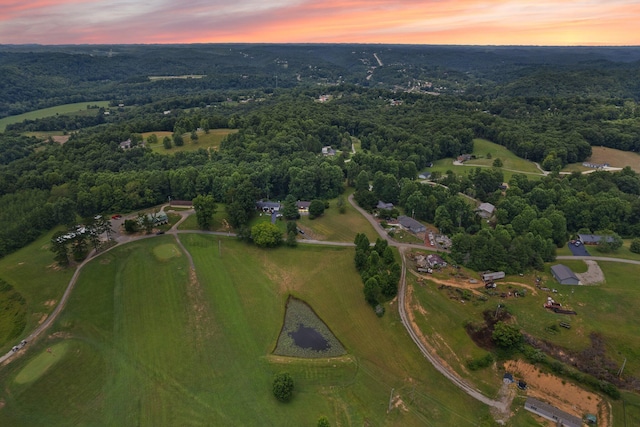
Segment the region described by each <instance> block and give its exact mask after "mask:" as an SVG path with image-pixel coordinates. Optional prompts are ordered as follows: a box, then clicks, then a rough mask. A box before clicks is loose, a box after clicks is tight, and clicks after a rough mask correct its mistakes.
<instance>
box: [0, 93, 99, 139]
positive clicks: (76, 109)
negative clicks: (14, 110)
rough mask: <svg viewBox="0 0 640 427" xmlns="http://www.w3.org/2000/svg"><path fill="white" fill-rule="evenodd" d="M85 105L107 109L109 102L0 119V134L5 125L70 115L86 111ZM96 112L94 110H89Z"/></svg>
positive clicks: (65, 105)
mask: <svg viewBox="0 0 640 427" xmlns="http://www.w3.org/2000/svg"><path fill="white" fill-rule="evenodd" d="M87 105H91V106H94V105H97V106H98V107H105V108H106V107H108V106H109V101H89V102H76V103H74V104H64V105H58V106H56V107H49V108H43V109H41V110H34V111H29V112H28V113H24V114H18V115H16V116H9V117H5V118H3V119H0V132H4V131H5V129H6V128H7V125H10V124H14V123H20V122H23V121H24V120H36V119H42V118H44V117H51V116H55V115H58V114H70V113H78V112H82V111H86V110H87ZM91 111H96V110H91Z"/></svg>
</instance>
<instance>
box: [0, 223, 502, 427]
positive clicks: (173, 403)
mask: <svg viewBox="0 0 640 427" xmlns="http://www.w3.org/2000/svg"><path fill="white" fill-rule="evenodd" d="M180 239H181V240H182V241H183V243H184V244H185V246H186V248H187V249H188V250H189V252H190V254H191V255H192V256H193V260H194V262H195V264H196V268H197V276H196V277H193V276H191V275H190V274H189V268H188V264H187V260H186V257H184V256H181V257H174V258H170V259H169V260H167V261H163V262H160V261H158V260H157V259H156V258H155V256H154V255H153V254H154V248H156V247H157V246H160V245H166V244H167V242H168V238H167V237H159V238H152V239H143V240H140V241H136V242H132V243H130V244H127V245H124V246H121V247H117V248H115V249H113V250H112V251H110V252H108V253H105V254H103V255H102V256H101V257H100V258H98V259H97V260H96V261H97V262H92V263H90V264H89V265H87V267H86V269H85V270H84V271H83V273H82V274H81V277H80V280H79V282H78V284H77V287H76V289H75V290H74V293H73V294H72V296H71V298H70V300H69V303H68V305H67V307H66V309H65V311H64V312H63V313H62V314H61V317H60V318H59V319H58V321H57V322H56V324H55V325H54V327H53V329H52V330H51V335H49V337H45V338H44V339H42V340H41V342H36V343H33V345H32V346H30V348H29V352H28V353H27V355H26V356H27V357H22V358H20V359H17V360H15V361H14V362H13V363H11V364H10V365H8V366H6V367H4V368H3V375H2V377H1V378H0V387H2V389H3V390H6V394H5V396H7V397H6V402H5V405H4V407H3V408H2V410H0V424H1V425H16V423H18V424H25V423H27V424H30V425H44V424H54V425H59V424H82V425H134V424H147V425H157V426H161V425H194V424H198V425H204V424H213V425H256V424H259V425H292V426H293V425H311V424H315V422H316V421H317V419H318V418H319V417H320V416H321V415H325V416H327V417H328V418H329V420H330V422H331V424H332V425H365V424H374V425H381V426H386V425H398V426H399V425H402V426H422V425H436V426H438V425H442V426H450V425H456V426H466V425H478V424H482V423H483V422H486V421H488V420H489V419H490V415H489V410H488V408H487V407H485V406H484V405H482V404H480V403H479V402H477V401H475V400H473V399H471V398H470V397H468V396H467V395H465V394H464V393H462V392H461V391H460V390H458V389H457V388H455V387H454V386H453V385H452V384H451V383H450V382H449V381H448V380H446V379H445V378H444V377H443V376H442V375H440V374H439V373H437V372H436V371H435V370H434V369H433V368H432V366H431V365H430V364H429V363H428V362H427V361H426V360H425V359H424V357H423V356H422V355H421V354H420V352H419V351H418V349H417V348H416V347H415V345H414V344H413V342H412V341H411V339H410V338H409V337H408V335H407V333H406V331H405V330H404V328H403V327H402V325H401V323H400V321H399V316H398V314H397V312H396V311H395V310H394V309H393V306H389V307H388V310H387V314H386V315H385V316H384V317H383V318H381V319H379V318H377V317H376V316H375V314H374V312H373V310H371V308H370V307H369V306H368V305H367V304H366V302H365V301H364V298H363V294H362V284H361V281H360V277H359V276H358V274H357V272H356V271H355V269H354V268H353V249H352V248H325V247H311V246H306V245H304V246H298V247H297V248H294V249H291V248H278V249H275V250H261V249H259V248H256V247H255V246H251V245H247V244H245V243H242V242H239V241H237V240H235V239H227V238H220V237H218V236H211V235H199V234H186V235H181V236H180ZM219 241H220V242H221V243H219ZM103 257H105V258H106V259H108V261H109V262H103V261H104V260H102V259H101V258H103ZM289 295H293V296H295V297H297V298H300V299H302V300H304V301H306V302H307V303H309V304H310V305H311V306H312V307H313V309H314V311H315V312H316V313H317V314H318V316H319V317H320V318H321V319H322V320H323V321H324V322H325V323H326V324H327V326H328V327H329V328H330V329H331V330H332V331H333V332H334V334H335V335H336V337H338V339H340V341H341V342H342V344H343V345H344V347H345V349H346V351H347V352H348V355H347V356H342V357H339V358H322V359H317V360H308V359H298V358H290V357H280V356H274V355H272V353H271V352H272V350H273V348H274V346H275V343H276V341H277V337H278V335H279V331H280V328H281V327H282V321H283V318H284V310H285V303H286V301H287V298H288V297H289ZM62 337H64V341H61V338H62ZM59 342H69V346H70V347H69V349H68V351H67V352H66V354H65V355H64V357H62V358H61V360H60V361H58V362H57V363H56V364H54V365H53V366H51V367H50V368H49V369H48V370H47V371H46V372H45V373H44V374H43V375H42V376H41V377H40V378H39V379H37V380H35V381H34V382H32V383H25V384H16V383H15V381H14V379H15V377H16V376H17V375H18V373H19V372H20V371H21V370H22V369H23V367H24V366H26V365H27V364H28V363H30V361H31V360H33V359H34V357H38V354H39V351H42V350H44V349H46V348H47V347H52V346H53V345H55V344H56V343H59ZM32 354H33V355H35V356H33V355H32ZM285 370H286V371H288V372H289V373H290V374H291V375H292V377H293V379H294V381H295V384H296V387H295V391H294V396H293V400H292V401H291V402H290V403H288V404H282V403H280V402H278V401H277V400H276V399H275V398H274V397H273V395H272V393H271V379H272V378H273V375H274V374H275V373H277V372H281V371H285ZM391 388H394V401H393V403H394V405H395V407H394V409H393V410H392V411H391V412H390V413H388V414H387V407H388V403H389V391H390V390H391ZM56 390H57V392H56ZM69 402H73V403H74V404H73V405H69ZM258 420H259V421H258Z"/></svg>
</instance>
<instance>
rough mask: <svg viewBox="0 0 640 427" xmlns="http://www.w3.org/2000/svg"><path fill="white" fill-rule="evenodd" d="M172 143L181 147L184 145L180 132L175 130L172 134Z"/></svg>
mask: <svg viewBox="0 0 640 427" xmlns="http://www.w3.org/2000/svg"><path fill="white" fill-rule="evenodd" d="M173 143H174V144H175V146H176V147H182V146H183V145H184V139H183V138H182V133H180V132H176V133H174V134H173Z"/></svg>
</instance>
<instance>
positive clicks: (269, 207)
mask: <svg viewBox="0 0 640 427" xmlns="http://www.w3.org/2000/svg"><path fill="white" fill-rule="evenodd" d="M256 209H258V210H259V211H262V212H269V213H271V212H278V211H280V203H279V202H270V201H266V202H265V201H263V200H258V201H257V202H256Z"/></svg>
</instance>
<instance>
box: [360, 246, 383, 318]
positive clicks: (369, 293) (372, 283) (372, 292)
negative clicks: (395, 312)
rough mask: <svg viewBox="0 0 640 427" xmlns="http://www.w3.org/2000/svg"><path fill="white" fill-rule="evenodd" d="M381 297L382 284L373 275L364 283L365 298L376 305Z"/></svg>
mask: <svg viewBox="0 0 640 427" xmlns="http://www.w3.org/2000/svg"><path fill="white" fill-rule="evenodd" d="M374 253H375V252H374ZM376 255H377V254H376ZM379 298H380V284H379V283H378V280H377V279H376V278H375V277H371V278H369V279H368V280H367V281H366V282H365V283H364V299H365V300H367V302H368V303H369V304H371V306H372V307H375V306H376V304H378V300H379Z"/></svg>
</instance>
